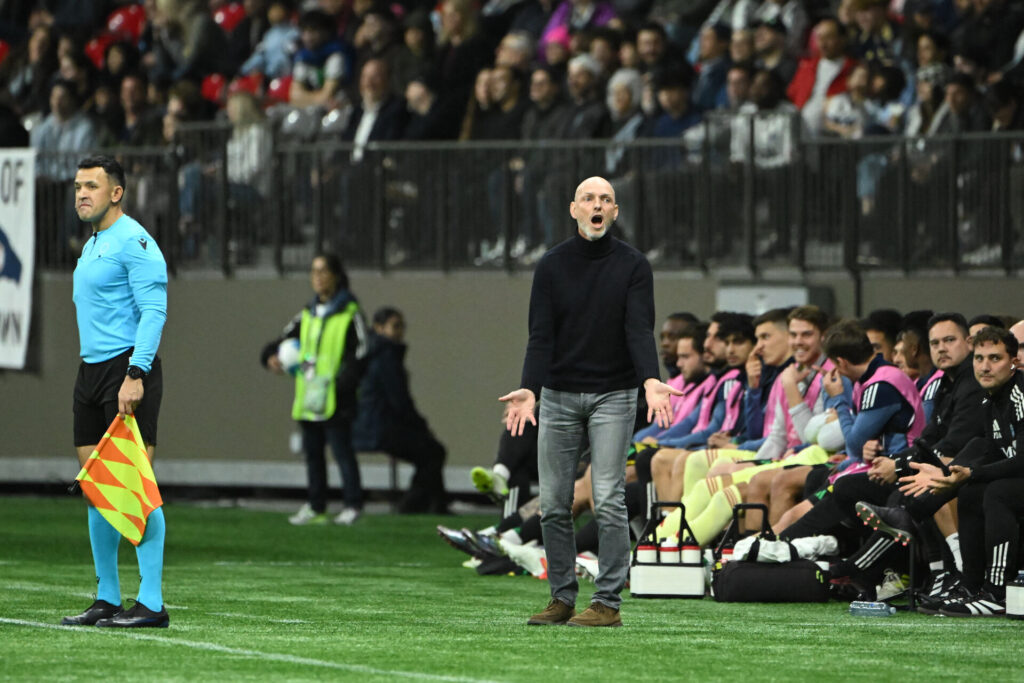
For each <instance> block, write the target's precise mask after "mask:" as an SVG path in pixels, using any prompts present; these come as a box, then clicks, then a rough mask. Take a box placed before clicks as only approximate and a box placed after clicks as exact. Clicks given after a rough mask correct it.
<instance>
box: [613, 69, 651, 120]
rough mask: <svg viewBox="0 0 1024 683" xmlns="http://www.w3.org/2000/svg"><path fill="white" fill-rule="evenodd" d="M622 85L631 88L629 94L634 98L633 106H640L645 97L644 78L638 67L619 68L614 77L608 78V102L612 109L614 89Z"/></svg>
mask: <svg viewBox="0 0 1024 683" xmlns="http://www.w3.org/2000/svg"><path fill="white" fill-rule="evenodd" d="M620 85H624V86H626V88H628V89H629V96H630V98H632V102H633V107H634V108H638V107H639V106H640V100H641V98H642V97H643V88H644V79H643V76H641V75H640V72H639V71H637V70H636V69H625V68H624V69H619V70H617V71H616V72H615V73H614V74H612V77H611V78H609V79H608V90H607V104H608V109H609V110H611V109H612V91H614V90H615V88H617V87H619V86H620Z"/></svg>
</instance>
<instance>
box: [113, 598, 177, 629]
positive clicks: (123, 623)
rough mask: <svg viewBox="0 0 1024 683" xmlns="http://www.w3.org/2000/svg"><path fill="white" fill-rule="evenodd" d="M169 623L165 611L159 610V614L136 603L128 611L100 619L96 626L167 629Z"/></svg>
mask: <svg viewBox="0 0 1024 683" xmlns="http://www.w3.org/2000/svg"><path fill="white" fill-rule="evenodd" d="M170 623H171V619H170V617H168V616H167V610H165V609H163V608H161V609H160V611H159V612H154V611H153V610H151V609H149V608H148V607H146V606H145V605H143V604H142V603H141V602H136V603H135V604H134V605H132V606H131V607H130V608H129V609H126V610H125V611H123V612H121V613H119V614H116V615H114V616H112V617H110V618H109V619H100V620H99V621H97V622H96V625H97V626H100V627H104V626H106V627H113V628H167V625H168V624H170Z"/></svg>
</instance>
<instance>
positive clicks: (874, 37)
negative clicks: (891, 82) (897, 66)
mask: <svg viewBox="0 0 1024 683" xmlns="http://www.w3.org/2000/svg"><path fill="white" fill-rule="evenodd" d="M887 5H888V3H887V2H885V0H854V2H853V6H852V7H851V10H852V12H853V21H854V28H853V41H852V45H851V52H852V53H853V56H854V57H857V58H858V59H862V60H864V61H867V62H878V63H881V64H892V63H894V62H895V61H896V60H897V59H898V58H899V56H900V54H901V53H902V51H903V43H902V36H901V34H900V31H899V30H898V29H897V27H896V25H895V24H894V23H893V22H891V21H890V20H889V16H888V7H887Z"/></svg>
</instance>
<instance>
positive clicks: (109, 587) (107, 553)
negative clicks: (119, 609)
mask: <svg viewBox="0 0 1024 683" xmlns="http://www.w3.org/2000/svg"><path fill="white" fill-rule="evenodd" d="M88 510H89V545H91V546H92V563H93V566H94V567H95V568H96V599H97V600H106V601H107V602H109V603H110V604H111V605H120V604H121V584H119V583H118V580H117V546H118V544H120V542H121V534H120V533H118V531H117V529H115V528H114V527H112V526H110V522H108V521H107V520H105V519H104V518H103V515H101V514H100V511H99V510H97V509H96V508H94V507H93V506H92V505H90V506H89V507H88Z"/></svg>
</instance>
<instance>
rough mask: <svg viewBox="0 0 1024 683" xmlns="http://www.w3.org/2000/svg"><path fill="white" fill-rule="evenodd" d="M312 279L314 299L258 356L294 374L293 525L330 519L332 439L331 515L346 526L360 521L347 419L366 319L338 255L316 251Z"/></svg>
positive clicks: (279, 370)
mask: <svg viewBox="0 0 1024 683" xmlns="http://www.w3.org/2000/svg"><path fill="white" fill-rule="evenodd" d="M310 280H311V282H312V285H313V292H314V293H315V296H314V297H313V300H312V301H310V302H309V304H308V305H307V306H306V307H305V308H303V309H302V312H300V313H299V314H298V315H297V316H295V317H294V318H293V319H292V320H291V322H289V323H288V324H287V325H286V326H285V328H284V331H283V332H282V334H281V336H280V337H278V338H277V339H275V340H274V341H272V342H270V343H269V344H267V345H266V346H264V347H263V352H262V353H261V354H260V361H261V362H262V364H263V366H264V367H266V368H267V369H268V370H270V371H271V372H274V373H277V374H285V373H288V374H293V375H294V376H295V401H294V402H293V404H292V417H293V418H294V419H295V420H296V421H297V422H298V423H299V426H300V427H301V428H302V449H303V451H304V452H305V454H306V469H307V476H308V481H309V500H308V502H307V503H306V504H305V505H303V506H302V508H301V509H300V510H299V511H298V512H296V513H295V514H294V515H292V516H291V517H289V518H288V521H289V522H291V523H292V524H296V525H303V524H327V522H328V521H329V518H328V515H327V464H326V461H325V459H324V450H325V447H326V446H327V445H330V447H331V451H332V452H333V453H334V458H335V460H337V461H338V468H339V469H340V470H341V482H342V499H343V505H344V507H343V508H342V510H341V512H340V513H339V514H338V515H337V516H336V517H335V518H334V521H335V523H337V524H345V525H349V524H352V523H353V522H355V521H356V520H357V519H359V516H360V514H361V513H362V509H363V489H362V484H361V481H360V477H359V464H358V463H357V462H356V454H355V449H354V448H353V447H352V420H353V419H354V417H355V412H356V391H357V389H358V387H359V381H360V379H361V378H362V375H363V371H364V369H365V365H366V364H365V358H366V354H367V328H366V321H365V320H364V319H363V314H362V311H361V310H360V308H359V302H358V301H357V300H356V298H355V296H354V295H353V294H352V292H350V291H349V283H348V275H347V274H346V273H345V269H344V267H343V266H342V264H341V259H339V258H338V257H337V255H335V254H318V255H317V256H315V257H314V258H313V264H312V267H311V268H310ZM296 342H297V344H298V353H297V357H295V356H296V354H295V352H294V347H295V345H296ZM289 346H290V347H291V348H292V351H291V352H289ZM293 357H295V358H294V360H293Z"/></svg>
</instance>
